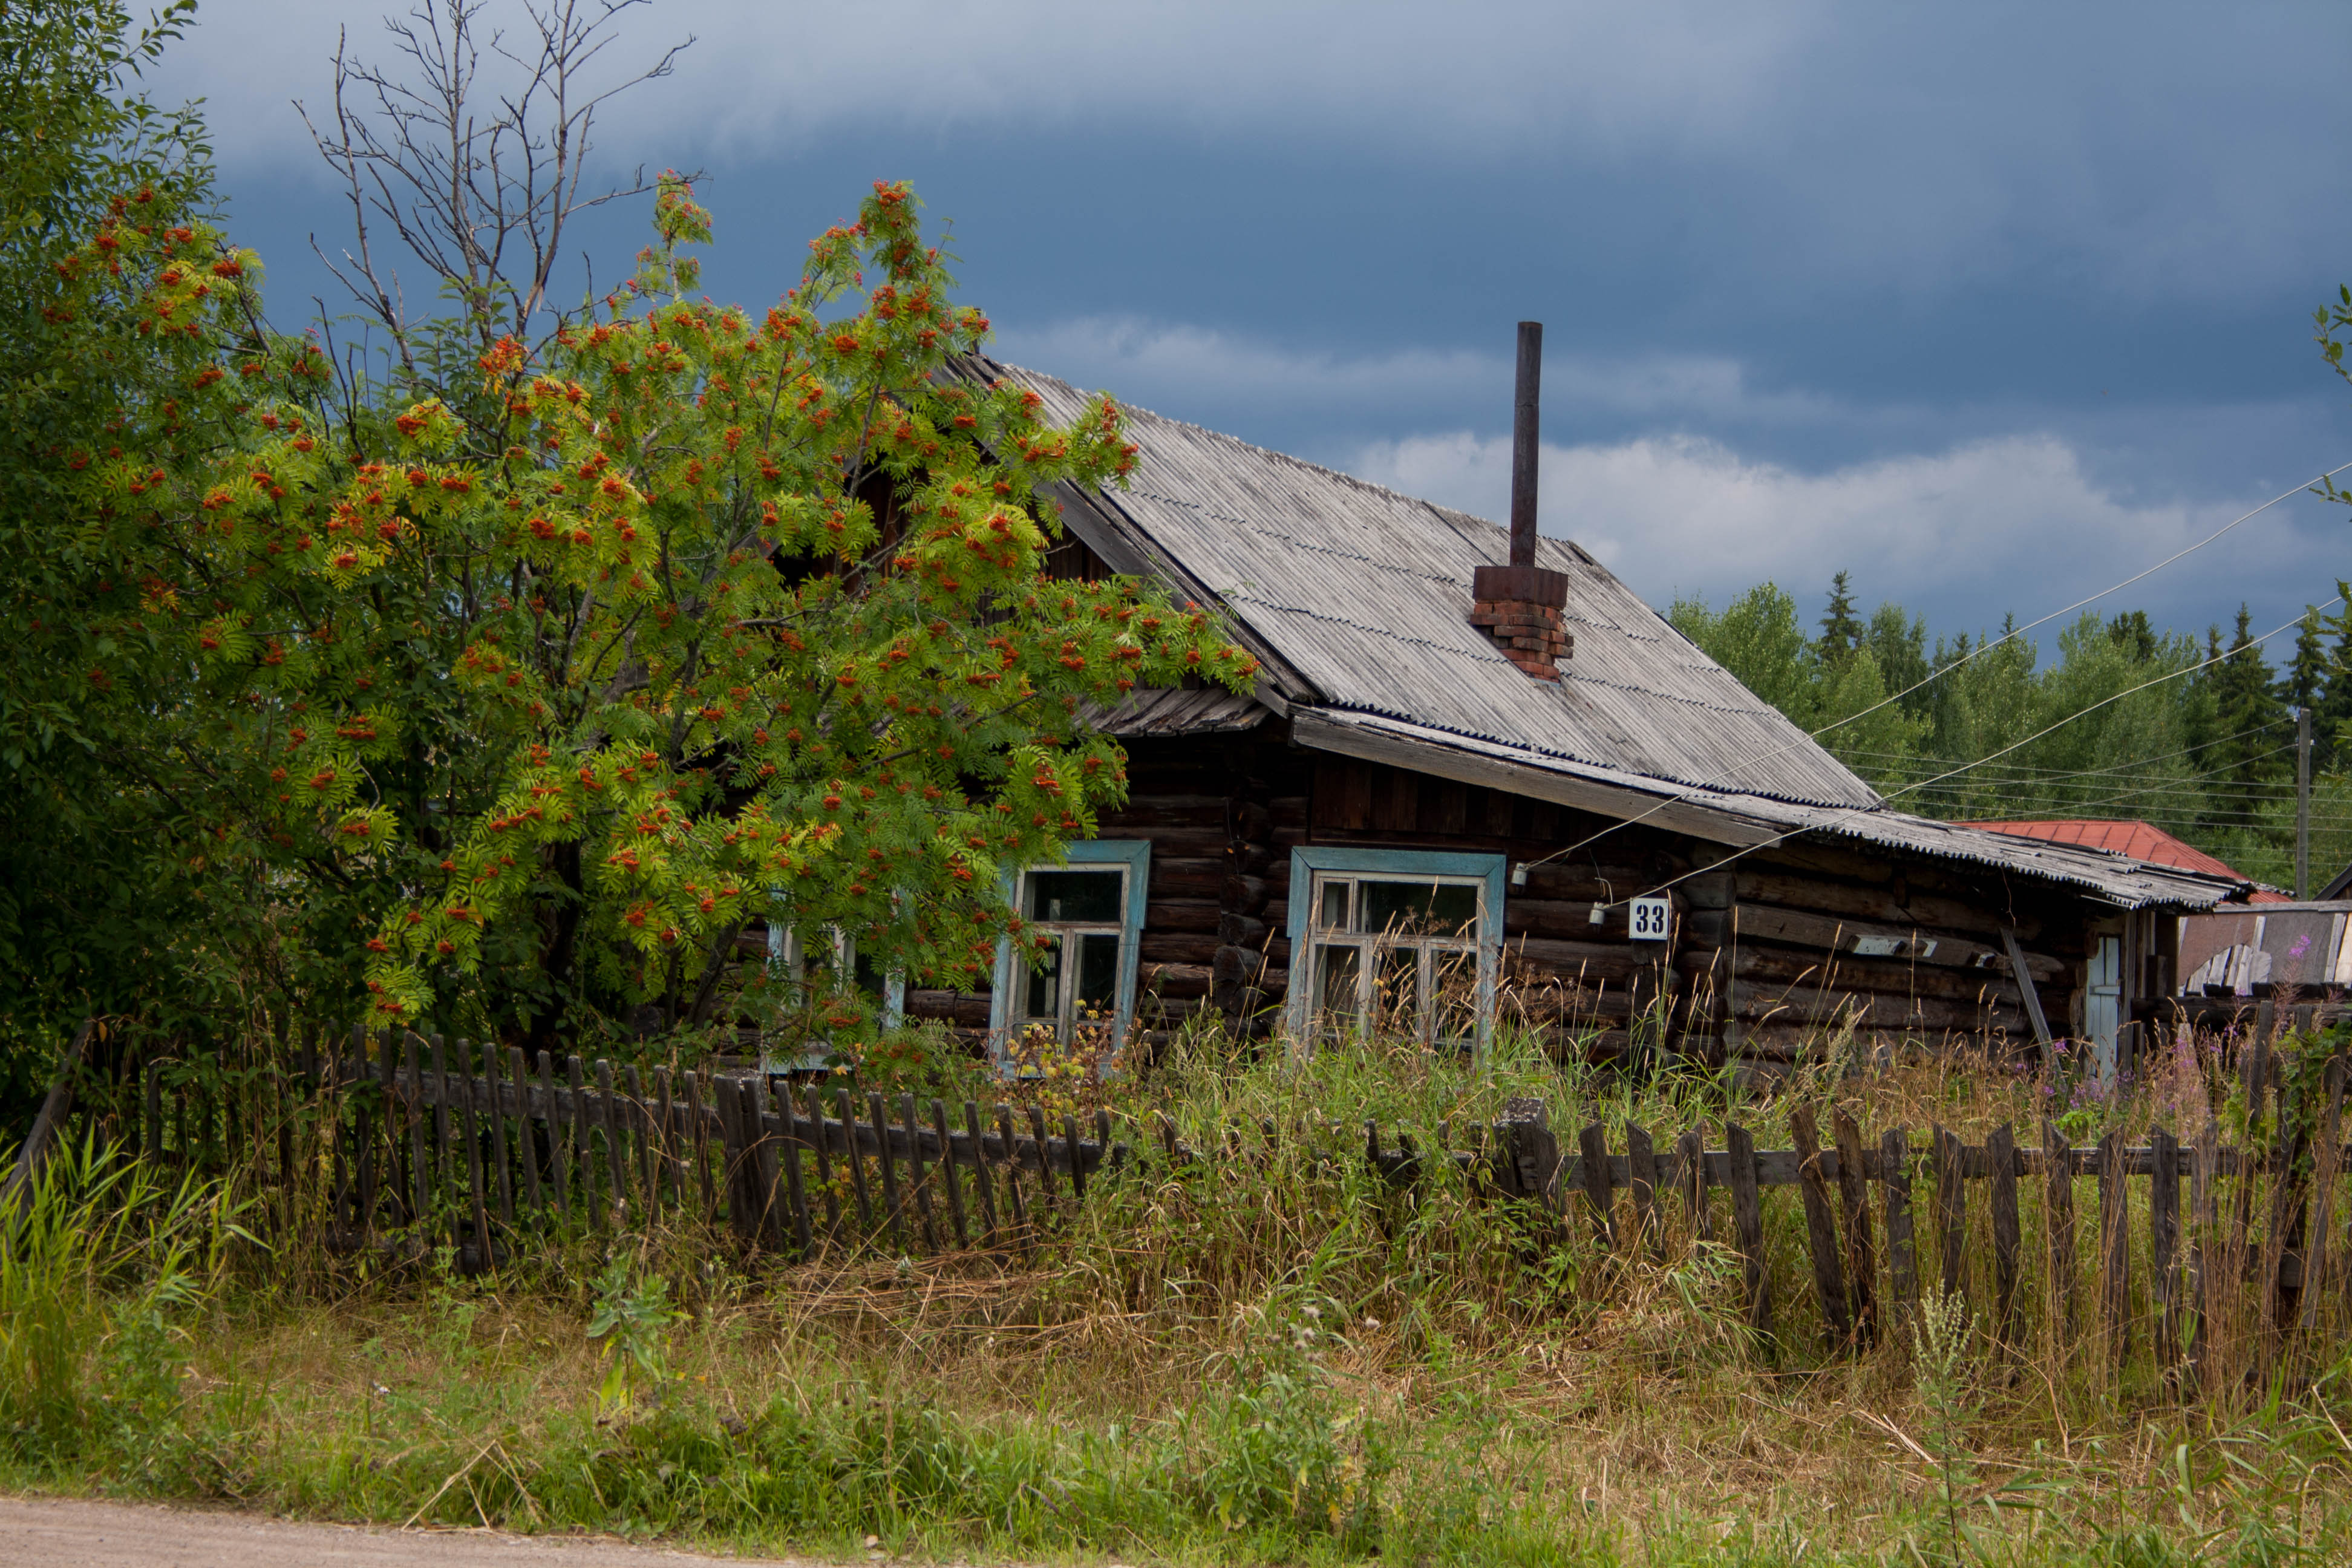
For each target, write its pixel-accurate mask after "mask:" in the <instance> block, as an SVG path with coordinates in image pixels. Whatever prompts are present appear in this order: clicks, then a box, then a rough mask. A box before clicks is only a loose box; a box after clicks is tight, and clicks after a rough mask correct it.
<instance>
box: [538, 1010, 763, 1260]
mask: <svg viewBox="0 0 2352 1568" xmlns="http://www.w3.org/2000/svg"><path fill="white" fill-rule="evenodd" d="M539 1087H540V1088H541V1089H545V1090H546V1091H547V1169H548V1173H549V1174H551V1175H552V1176H553V1177H554V1178H555V1217H556V1218H557V1220H559V1221H560V1222H561V1223H562V1225H563V1226H564V1227H565V1228H566V1229H569V1228H570V1227H571V1225H572V1156H571V1154H570V1153H569V1152H566V1150H565V1149H564V1143H565V1142H567V1140H566V1139H565V1138H564V1136H563V1129H564V1122H565V1118H564V1115H563V1100H562V1097H561V1096H560V1095H559V1094H558V1093H557V1092H556V1088H555V1058H554V1056H553V1055H552V1054H551V1053H550V1052H547V1051H541V1052H540V1053H539ZM707 1179H708V1178H707V1177H706V1180H707ZM703 1195H704V1196H705V1197H706V1198H707V1197H709V1195H710V1194H709V1188H708V1187H707V1186H706V1187H705V1188H704V1189H703ZM705 1207H706V1208H708V1207H709V1205H705ZM710 1217H711V1218H712V1219H717V1218H718V1217H719V1215H718V1214H717V1213H716V1212H715V1211H713V1212H712V1213H711V1215H710Z"/></svg>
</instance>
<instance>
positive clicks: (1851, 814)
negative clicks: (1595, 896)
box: [1601, 463, 2352, 909]
mask: <svg viewBox="0 0 2352 1568" xmlns="http://www.w3.org/2000/svg"><path fill="white" fill-rule="evenodd" d="M2344 468H2352V463H2347V464H2345V465H2344ZM2336 471H2338V472H2340V471H2341V470H2340V469H2339V470H2336ZM2290 493H2292V492H2290ZM2225 531H2226V530H2225ZM2215 537H2217V538H2218V537H2219V535H2216V536H2215ZM2209 542H2210V541H2209ZM2175 559H2178V557H2176V558H2175ZM2151 570H2152V568H2151ZM2141 575H2143V576H2145V575H2146V574H2145V573H2143V574H2141ZM2135 581H2137V579H2135ZM2342 602H2343V599H2342V596H2341V595H2337V596H2336V597H2334V598H2331V599H2329V600H2328V601H2327V605H2323V606H2321V607H2322V608H2326V607H2328V606H2329V605H2337V604H2341V603H2342ZM2302 621H2303V617H2302V616H2295V617H2294V620H2291V621H2287V622H2284V623H2283V624H2281V625H2279V626H2273V627H2272V628H2271V629H2270V630H2269V631H2266V632H2264V633H2263V635H2262V636H2260V637H2255V638H2254V639H2253V640H2252V642H2251V643H2248V644H2245V645H2243V646H2244V647H2261V646H2262V645H2263V644H2264V643H2266V642H2268V641H2270V640H2271V638H2273V637H2276V636H2278V635H2279V634H2280V633H2281V632H2283V631H2285V630H2286V629H2287V628H2288V627H2289V626H2299V625H2301V624H2302ZM2239 651H2241V650H2240V649H2237V648H2232V649H2231V650H2230V651H2229V652H2226V653H2220V654H2216V655H2214V656H2213V657H2212V658H2209V659H2207V660H2205V661H2204V662H2203V663H2201V664H2192V665H2190V666H2189V667H2188V668H2184V669H2176V670H2172V671H2170V672H2168V673H2167V674H2164V675H2159V676H2158V677H2156V678H2155V679H2152V680H2144V681H2142V682H2140V683H2139V684H2138V685H2137V686H2134V687H2130V688H2127V689H2125V690H2122V691H2118V692H2116V693H2114V694H2113V695H2111V696H2107V697H2102V698H2100V699H2099V700H2097V701H2096V702H2094V703H2092V704H2091V705H2090V706H2089V707H2087V708H2082V709H2078V710H2075V711H2074V712H2072V713H2069V714H2068V715H2066V717H2064V718H2063V719H2061V720H2058V721H2056V722H2055V723H2052V724H2048V725H2045V726H2043V727H2042V729H2039V730H2036V731H2034V732H2033V733H2032V734H2031V735H2028V736H2026V737H2025V739H2023V740H2021V741H2017V742H2011V744H2010V745H2007V746H2004V747H2003V748H2001V750H2000V751H1998V752H1993V753H1992V754H1991V755H1990V756H1987V757H1984V758H1982V759H1980V761H1982V762H1987V763H1989V762H1991V761H1993V760H1994V759H1995V758H1999V757H2002V756H2006V755H2007V754H2008V753H2009V752H2013V751H2016V750H2017V749H2018V748H2019V747H2020V746H2029V745H2032V743H2033V742H2036V741H2038V740H2040V739H2042V736H2044V735H2047V734H2049V733H2050V732H2051V731H2054V730H2058V729H2061V728H2063V727H2064V726H2065V725H2068V724H2071V723H2073V722H2074V721H2075V720H2077V719H2080V718H2083V717H2084V716H2085V715H2087V714H2091V713H2095V712H2097V711H2098V710H2100V709H2102V708H2105V707H2106V706H2107V705H2108V704H2110V703H2114V702H2120V701H2122V700H2124V699H2125V698H2126V697H2129V696H2131V695H2132V693H2133V692H2136V691H2145V690H2147V689H2148V688H2149V687H2151V686H2161V685H2163V684H2164V683H2165V682H2166V681H2168V680H2178V679H2180V678H2181V677H2182V676H2184V675H2194V674H2196V673H2197V672H2198V671H2199V670H2200V669H2204V668H2208V667H2209V666H2211V665H2216V664H2219V663H2221V661H2222V660H2223V659H2226V658H2230V657H2231V655H2232V654H2234V653H2237V652H2239ZM1976 765H1978V764H1977V763H1968V764H1966V765H1964V766H1962V767H1959V768H1955V769H1953V770H1952V773H1942V774H1938V775H1937V777H1936V778H1933V779H1928V780H1926V781H1924V782H1923V784H1913V785H1911V786H1909V787H1908V788H1906V789H1902V790H1897V791H1895V792H1894V793H1895V795H1907V794H1909V793H1910V791H1911V790H1913V789H1919V788H1923V787H1925V785H1926V784H1937V783H1940V782H1942V780H1944V779H1948V778H1950V777H1952V776H1953V774H1954V773H1965V772H1967V771H1968V769H1969V768H1970V767H1974V766H1976ZM1876 809H1877V807H1875V806H1855V807H1853V809H1852V810H1850V811H1847V812H1844V813H1842V814H1841V815H1840V816H1837V817H1835V818H1833V819H1832V820H1831V821H1829V822H1815V823H1807V824H1806V825H1805V826H1801V827H1792V828H1790V829H1789V830H1788V831H1787V832H1786V833H1780V834H1776V835H1774V836H1773V837H1770V838H1767V839H1765V840H1763V841H1762V842H1761V843H1758V844H1750V845H1748V846H1747V847H1744V848H1739V849H1735V850H1733V851H1732V852H1731V853H1730V854H1728V855H1726V856H1724V857H1723V858H1721V859H1719V860H1716V861H1713V862H1711V863H1710V864H1708V865H1706V866H1696V867H1693V868H1691V869H1689V870H1687V871H1685V872H1684V873H1683V874H1682V875H1681V876H1679V877H1670V878H1668V879H1666V880H1664V881H1663V882H1660V883H1659V884H1658V885H1657V886H1656V887H1654V888H1652V889H1650V890H1649V892H1648V893H1645V894H1644V893H1636V894H1633V895H1632V897H1633V898H1646V897H1650V896H1653V895H1655V894H1658V893H1663V892H1664V891H1665V890H1666V889H1668V888H1671V887H1674V886H1675V884H1676V883H1678V882H1686V881H1688V880H1689V879H1691V878H1693V877H1696V876H1700V875H1703V874H1705V873H1706V872H1710V871H1714V870H1716V869H1717V868H1720V867H1723V866H1727V865H1728V864H1730V863H1731V862H1732V861H1734V860H1738V859H1742V858H1746V857H1748V856H1749V855H1752V854H1754V853H1755V852H1756V851H1757V850H1759V849H1769V848H1770V847H1773V846H1774V845H1776V844H1784V843H1786V842H1788V841H1789V840H1790V839H1791V838H1794V837H1797V836H1798V835H1799V834H1801V833H1813V832H1818V831H1820V830H1822V829H1823V828H1827V827H1834V826H1838V825H1839V824H1840V823H1843V822H1851V821H1853V819H1854V818H1855V817H1857V816H1869V815H1870V814H1871V813H1872V812H1873V811H1874V810H1876ZM1628 901H1630V900H1628V899H1618V900H1612V903H1611V904H1604V905H1602V906H1601V908H1604V909H1606V908H1611V907H1613V905H1614V904H1622V903H1626V902H1628Z"/></svg>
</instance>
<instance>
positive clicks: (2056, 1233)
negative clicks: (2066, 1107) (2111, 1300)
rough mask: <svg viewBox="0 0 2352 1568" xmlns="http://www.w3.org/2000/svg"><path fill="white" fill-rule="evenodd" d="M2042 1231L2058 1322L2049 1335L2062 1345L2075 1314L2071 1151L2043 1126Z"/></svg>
mask: <svg viewBox="0 0 2352 1568" xmlns="http://www.w3.org/2000/svg"><path fill="white" fill-rule="evenodd" d="M2042 1236H2043V1238H2044V1240H2045V1241H2046V1242H2047V1243H2048V1246H2049V1249H2050V1289H2051V1299H2052V1300H2053V1303H2054V1304H2055V1308H2056V1311H2057V1314H2058V1319H2057V1322H2056V1324H2055V1326H2054V1327H2053V1331H2052V1332H2053V1334H2054V1335H2055V1337H2056V1338H2057V1339H2059V1340H2060V1341H2061V1342H2063V1341H2064V1340H2066V1339H2067V1338H2069V1337H2071V1336H2072V1335H2073V1334H2074V1329H2075V1323H2076V1320H2077V1317H2078V1313H2077V1311H2076V1309H2075V1305H2074V1271H2075V1261H2074V1259H2075V1257H2076V1250H2075V1244H2074V1145H2073V1144H2071V1143H2069V1142H2066V1136H2065V1134H2064V1133H2063V1132H2061V1131H2058V1124H2057V1123H2056V1122H2055V1121H2050V1120H2048V1119H2047V1118H2044V1119H2043V1121H2042Z"/></svg>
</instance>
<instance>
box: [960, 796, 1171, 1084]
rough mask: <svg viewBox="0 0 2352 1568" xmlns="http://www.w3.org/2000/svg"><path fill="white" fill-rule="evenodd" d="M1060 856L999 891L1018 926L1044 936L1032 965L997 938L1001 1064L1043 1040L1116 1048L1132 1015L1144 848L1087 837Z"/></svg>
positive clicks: (1146, 868) (994, 1031)
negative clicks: (1059, 860) (1064, 856)
mask: <svg viewBox="0 0 2352 1568" xmlns="http://www.w3.org/2000/svg"><path fill="white" fill-rule="evenodd" d="M1066 851H1067V854H1068V863H1067V864H1066V865H1060V866H1032V867H1029V868H1025V869H1024V870H1022V871H1020V872H1018V873H1016V874H1015V875H1014V876H1013V879H1012V885H1011V887H1009V888H1008V889H1007V891H1008V892H1009V893H1010V894H1011V897H1012V901H1013V909H1014V910H1015V911H1016V912H1017V913H1018V914H1019V915H1020V917H1021V922H1022V930H1023V931H1024V934H1025V935H1027V936H1029V937H1030V938H1032V939H1033V940H1034V941H1036V942H1042V943H1043V944H1044V945H1043V951H1042V952H1039V953H1038V954H1037V956H1036V960H1035V962H1034V963H1032V962H1030V961H1029V960H1028V959H1027V958H1025V957H1024V958H1015V957H1014V955H1013V948H1012V944H1011V943H1010V942H999V943H998V944H997V957H996V990H995V996H994V999H993V1003H992V1008H991V1018H990V1033H991V1037H992V1039H993V1040H994V1041H995V1043H996V1050H997V1055H998V1058H999V1059H1000V1060H1001V1061H1003V1062H1006V1063H1007V1064H1008V1065H1010V1064H1013V1063H1016V1062H1018V1061H1019V1060H1021V1059H1024V1058H1026V1057H1028V1056H1030V1055H1033V1054H1034V1052H1036V1051H1037V1050H1038V1049H1039V1048H1040V1047H1044V1046H1047V1045H1050V1046H1053V1047H1056V1048H1060V1049H1070V1048H1080V1049H1086V1050H1090V1051H1095V1052H1099V1053H1101V1054H1103V1055H1106V1056H1108V1055H1110V1054H1114V1053H1116V1052H1117V1050H1118V1047H1120V1045H1122V1044H1123V1043H1124V1042H1125V1041H1126V1039H1127V1036H1128V1031H1129V1028H1130V1027H1132V1026H1133V1025H1134V1022H1135V984H1136V973H1137V968H1138V962H1137V961H1138V958H1139V949H1140V946H1141V942H1142V938H1143V908H1144V896H1145V892H1146V884H1147V883H1148V882H1149V880H1150V869H1151V846H1150V844H1149V843H1147V842H1144V841H1142V840H1121V839H1087V840H1084V841H1081V842H1078V843H1075V844H1071V845H1068V846H1066Z"/></svg>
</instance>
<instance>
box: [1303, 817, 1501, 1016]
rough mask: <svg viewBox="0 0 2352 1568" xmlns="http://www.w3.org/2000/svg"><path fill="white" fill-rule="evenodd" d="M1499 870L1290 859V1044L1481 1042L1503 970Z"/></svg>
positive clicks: (1432, 856)
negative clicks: (1354, 1040)
mask: <svg viewBox="0 0 2352 1568" xmlns="http://www.w3.org/2000/svg"><path fill="white" fill-rule="evenodd" d="M1503 871H1504V858H1503V857H1502V856H1500V855H1462V854H1450V853H1441V852H1434V851H1423V850H1412V849H1355V848H1333V847H1319V846H1313V845H1309V846H1307V847H1302V848H1298V849H1294V850H1293V851H1291V858H1290V921H1289V925H1290V929H1289V936H1290V952H1291V969H1290V975H1291V979H1290V1018H1289V1023H1290V1031H1291V1037H1292V1038H1293V1040H1294V1041H1295V1042H1297V1043H1299V1044H1302V1045H1303V1044H1305V1043H1306V1042H1308V1041H1311V1040H1317V1039H1322V1040H1335V1039H1342V1038H1349V1037H1353V1038H1359V1039H1364V1038H1374V1037H1378V1038H1385V1039H1399V1038H1402V1039H1410V1040H1418V1041H1420V1042H1421V1043H1423V1044H1424V1045H1428V1046H1433V1047H1447V1048H1452V1049H1457V1050H1471V1049H1475V1048H1477V1047H1481V1046H1483V1045H1485V1043H1486V1036H1487V1032H1488V1029H1489V1026H1490V1024H1491V1021H1492V1019H1493V1016H1494V1011H1495V1007H1494V1001H1495V984H1496V975H1497V973H1498V971H1499V969H1500V967H1501V964H1500V958H1501V943H1502V914H1503Z"/></svg>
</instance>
